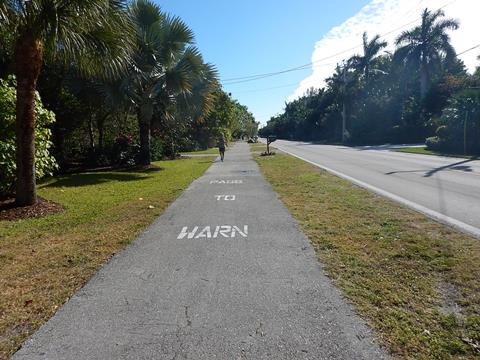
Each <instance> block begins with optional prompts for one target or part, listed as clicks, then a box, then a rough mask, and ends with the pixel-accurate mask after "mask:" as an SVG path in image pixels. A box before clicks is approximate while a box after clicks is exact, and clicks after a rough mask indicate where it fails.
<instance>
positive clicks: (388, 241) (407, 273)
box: [255, 152, 480, 359]
mask: <svg viewBox="0 0 480 360" xmlns="http://www.w3.org/2000/svg"><path fill="white" fill-rule="evenodd" d="M255 159H256V161H257V162H258V164H259V166H260V168H261V170H262V172H263V174H264V175H265V177H266V178H267V180H268V181H269V182H270V183H271V184H272V186H273V188H274V189H275V191H276V192H277V193H278V194H279V196H280V199H281V200H282V201H283V203H284V204H285V205H286V206H287V208H288V209H289V210H290V212H291V213H292V214H293V216H294V217H295V218H296V219H297V220H298V222H299V223H300V226H301V227H302V229H303V231H304V233H305V234H306V235H307V236H308V237H309V238H310V240H311V242H312V244H313V246H314V247H315V249H316V252H317V255H318V257H319V259H320V260H321V262H322V263H323V264H324V265H325V271H326V272H327V273H328V275H329V276H330V277H331V279H332V281H333V282H334V283H335V284H336V285H337V286H338V287H339V288H340V289H341V290H342V292H343V294H344V296H345V297H346V298H347V299H348V300H349V301H351V302H352V303H353V304H354V305H355V306H356V309H357V311H358V313H359V314H360V315H361V316H362V317H363V318H365V319H366V320H367V321H369V323H370V324H371V325H372V327H373V328H374V330H375V332H376V334H377V336H378V338H379V340H380V341H381V342H382V343H383V344H384V345H385V346H386V347H387V348H388V349H389V350H390V351H391V352H392V354H393V355H394V357H396V358H402V359H450V358H459V359H478V358H479V357H480V281H479V279H480V240H477V239H473V238H471V237H469V236H467V235H464V234H463V233H460V232H458V231H455V230H453V229H451V228H448V227H446V226H443V225H441V224H438V223H436V222H434V221H433V220H431V219H429V218H427V217H426V216H424V215H422V214H420V213H417V212H415V211H412V210H410V209H407V208H405V207H403V206H400V205H398V204H396V203H394V202H392V201H389V200H387V199H384V198H382V197H380V196H377V195H375V194H373V193H371V192H369V191H367V190H365V189H362V188H360V187H358V186H355V185H353V184H351V183H350V182H348V181H346V180H343V179H340V178H338V177H336V176H333V175H331V174H329V173H327V172H326V171H323V170H321V169H319V168H317V167H315V166H313V165H310V164H308V163H306V162H304V161H301V160H299V159H297V158H294V157H292V156H289V155H286V154H284V153H280V152H277V155H276V156H273V157H260V156H258V155H257V156H255Z"/></svg>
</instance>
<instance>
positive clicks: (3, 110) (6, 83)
mask: <svg viewBox="0 0 480 360" xmlns="http://www.w3.org/2000/svg"><path fill="white" fill-rule="evenodd" d="M15 103H16V82H15V78H14V77H13V76H10V77H9V78H8V79H7V80H1V79H0V129H2V131H1V132H0V196H5V195H8V194H11V193H12V191H13V188H14V184H15V171H16V164H15ZM35 116H36V123H35V173H36V177H37V179H40V178H42V177H44V176H47V175H52V172H53V171H54V170H55V169H56V168H57V162H56V160H55V158H54V157H53V156H52V155H51V154H50V151H49V149H50V147H51V146H52V142H51V141H50V139H51V137H52V132H51V130H50V129H49V128H48V126H49V125H50V124H52V123H53V122H55V114H54V113H53V112H51V111H48V110H46V109H45V108H44V107H43V105H42V102H41V100H40V96H39V95H38V93H37V94H36V98H35Z"/></svg>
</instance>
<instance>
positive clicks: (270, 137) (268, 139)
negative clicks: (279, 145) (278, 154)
mask: <svg viewBox="0 0 480 360" xmlns="http://www.w3.org/2000/svg"><path fill="white" fill-rule="evenodd" d="M275 140H277V137H276V136H275V135H269V136H267V154H269V155H270V144H271V143H272V142H274V141H275Z"/></svg>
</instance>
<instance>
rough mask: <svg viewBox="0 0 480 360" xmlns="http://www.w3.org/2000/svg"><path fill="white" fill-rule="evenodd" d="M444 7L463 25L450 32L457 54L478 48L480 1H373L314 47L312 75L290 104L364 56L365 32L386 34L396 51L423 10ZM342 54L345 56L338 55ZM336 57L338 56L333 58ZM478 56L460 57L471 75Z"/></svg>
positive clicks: (292, 97) (472, 54)
mask: <svg viewBox="0 0 480 360" xmlns="http://www.w3.org/2000/svg"><path fill="white" fill-rule="evenodd" d="M445 5H446V6H445ZM442 6H445V7H444V8H443V11H444V12H445V15H446V17H449V18H455V19H458V20H459V21H460V28H459V29H458V30H456V31H453V32H450V34H451V39H452V44H453V46H454V47H455V49H456V50H457V52H458V53H460V52H462V51H464V50H467V49H469V48H471V47H472V46H474V45H477V44H479V43H480V37H479V36H478V14H479V10H480V1H479V0H456V1H455V0H450V1H448V0H443V1H439V0H420V1H413V0H373V1H371V2H370V3H369V4H368V5H366V6H365V7H364V8H363V9H362V10H361V11H360V12H358V13H357V14H356V15H355V16H353V17H351V18H350V19H348V20H346V21H345V22H344V23H343V24H341V25H339V26H337V27H334V28H333V29H331V30H330V31H329V32H328V33H327V34H326V35H325V36H324V37H323V38H322V39H321V40H320V41H318V42H317V43H316V44H315V50H314V51H313V55H312V62H313V63H314V65H313V66H312V74H311V75H310V76H308V77H307V78H305V79H304V80H302V81H301V82H300V84H299V86H298V88H297V89H296V90H295V92H294V93H293V94H292V95H291V96H290V97H289V98H288V100H289V101H291V100H293V99H295V98H297V97H299V96H301V95H303V94H304V93H305V92H306V91H307V90H308V89H309V88H311V87H316V88H318V87H322V86H323V85H324V84H325V79H326V78H327V77H329V76H330V75H331V74H332V73H333V72H334V70H335V65H336V64H337V63H340V62H341V61H342V60H343V59H346V58H348V57H350V56H351V55H353V54H356V53H361V51H362V46H361V43H362V34H363V32H364V31H366V32H367V33H368V35H369V37H370V38H371V37H372V36H374V35H376V34H381V35H383V34H387V35H386V36H384V37H383V39H384V40H387V41H388V43H389V46H388V47H387V50H390V51H391V50H393V49H394V45H393V43H394V41H395V38H396V37H397V36H398V35H399V34H400V33H401V32H402V31H403V30H406V29H409V28H412V27H414V26H415V25H417V24H418V23H419V22H420V13H421V11H422V10H423V9H424V8H429V9H432V10H436V9H438V8H440V7H442ZM409 23H410V24H409ZM407 24H408V25H407ZM404 25H405V26H404ZM352 48H354V49H352ZM347 49H351V50H347ZM344 50H347V51H344ZM342 51H343V52H342ZM339 52H342V53H341V54H338V53H339ZM334 54H338V55H335V56H332V55H334ZM478 54H480V49H477V50H473V51H469V52H467V53H465V54H464V55H461V56H460V58H461V59H462V60H463V61H464V62H465V65H466V66H467V68H468V69H469V71H472V70H474V69H475V67H476V66H478V64H479V62H478V60H477V56H478Z"/></svg>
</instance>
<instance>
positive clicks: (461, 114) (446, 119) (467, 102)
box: [427, 89, 480, 155]
mask: <svg viewBox="0 0 480 360" xmlns="http://www.w3.org/2000/svg"><path fill="white" fill-rule="evenodd" d="M465 120H467V124H466V127H465ZM465 130H466V132H465ZM465 135H466V138H465ZM435 138H436V140H435ZM479 139H480V91H478V90H473V89H472V90H465V91H463V92H460V93H458V94H456V95H455V96H453V97H452V98H451V99H450V100H449V101H448V106H447V108H445V110H444V111H443V114H442V116H441V118H440V120H439V121H438V127H437V130H436V136H435V137H433V138H429V139H427V147H428V148H430V149H432V150H441V151H445V152H452V153H458V154H461V153H464V152H465V150H466V153H467V154H469V155H479V154H480V141H479ZM465 140H466V144H465Z"/></svg>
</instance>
